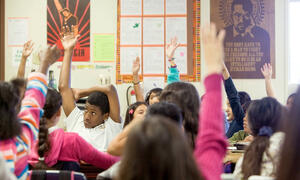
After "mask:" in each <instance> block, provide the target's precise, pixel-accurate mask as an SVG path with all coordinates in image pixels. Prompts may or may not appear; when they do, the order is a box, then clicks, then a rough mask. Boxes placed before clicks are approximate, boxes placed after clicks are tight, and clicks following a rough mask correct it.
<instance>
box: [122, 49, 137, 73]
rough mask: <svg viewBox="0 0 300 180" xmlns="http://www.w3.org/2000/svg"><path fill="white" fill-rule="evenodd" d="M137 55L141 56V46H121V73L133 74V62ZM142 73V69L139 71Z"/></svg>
mask: <svg viewBox="0 0 300 180" xmlns="http://www.w3.org/2000/svg"><path fill="white" fill-rule="evenodd" d="M137 56H138V57H141V48H140V47H121V49H120V61H121V70H120V71H121V75H124V74H127V75H131V74H132V63H133V61H134V60H135V59H136V57H137ZM141 64H142V63H141ZM141 69H142V68H141ZM140 73H141V71H140V72H139V74H140Z"/></svg>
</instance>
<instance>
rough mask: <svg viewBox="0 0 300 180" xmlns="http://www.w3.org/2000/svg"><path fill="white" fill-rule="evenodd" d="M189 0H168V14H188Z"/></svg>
mask: <svg viewBox="0 0 300 180" xmlns="http://www.w3.org/2000/svg"><path fill="white" fill-rule="evenodd" d="M186 1H187V0H166V13H167V14H186V13H187V12H186V6H187V4H186Z"/></svg>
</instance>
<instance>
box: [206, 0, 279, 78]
mask: <svg viewBox="0 0 300 180" xmlns="http://www.w3.org/2000/svg"><path fill="white" fill-rule="evenodd" d="M274 3H275V1H274V0H211V11H210V12H211V21H212V22H215V23H216V24H217V26H218V28H219V29H221V28H224V29H225V30H226V37H225V40H224V46H225V49H224V51H225V64H226V66H227V68H228V70H229V72H230V74H231V76H232V77H233V78H239V79H261V78H263V75H262V73H261V70H260V69H261V67H262V66H263V65H264V64H265V63H271V64H272V66H273V76H274V74H275V4H274Z"/></svg>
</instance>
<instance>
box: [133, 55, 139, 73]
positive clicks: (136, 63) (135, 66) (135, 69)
mask: <svg viewBox="0 0 300 180" xmlns="http://www.w3.org/2000/svg"><path fill="white" fill-rule="evenodd" d="M140 67H141V65H140V57H136V59H135V60H134V61H133V63H132V73H133V74H138V73H139V71H140Z"/></svg>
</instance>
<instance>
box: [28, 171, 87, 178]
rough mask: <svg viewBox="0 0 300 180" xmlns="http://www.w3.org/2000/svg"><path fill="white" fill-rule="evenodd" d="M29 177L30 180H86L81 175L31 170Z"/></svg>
mask: <svg viewBox="0 0 300 180" xmlns="http://www.w3.org/2000/svg"><path fill="white" fill-rule="evenodd" d="M29 177H30V178H29V179H31V180H86V177H85V175H84V174H83V173H79V172H74V171H57V170H32V171H29Z"/></svg>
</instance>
